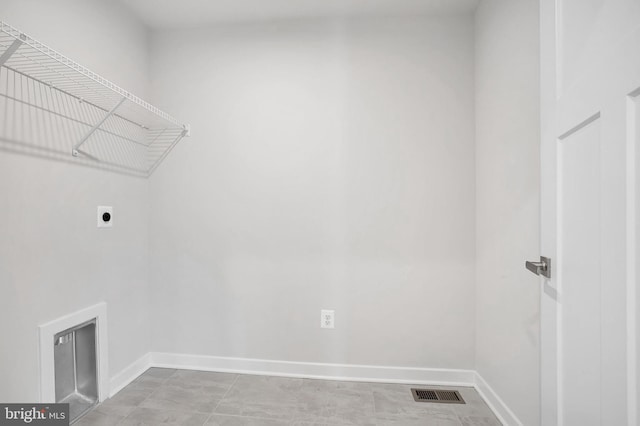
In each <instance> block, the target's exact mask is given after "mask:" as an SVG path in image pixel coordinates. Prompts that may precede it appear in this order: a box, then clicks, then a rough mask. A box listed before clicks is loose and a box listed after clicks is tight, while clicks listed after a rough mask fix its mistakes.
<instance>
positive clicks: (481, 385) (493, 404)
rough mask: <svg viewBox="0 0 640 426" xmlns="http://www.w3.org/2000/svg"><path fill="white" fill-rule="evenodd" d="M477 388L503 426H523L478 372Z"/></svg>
mask: <svg viewBox="0 0 640 426" xmlns="http://www.w3.org/2000/svg"><path fill="white" fill-rule="evenodd" d="M475 388H476V390H477V391H478V393H479V394H480V396H481V397H482V399H484V401H485V402H486V403H487V405H488V406H489V408H491V410H492V411H493V413H494V414H495V415H496V417H497V418H498V420H500V422H501V423H502V424H503V425H505V426H522V422H521V421H520V420H519V419H518V417H517V416H516V415H515V414H514V413H513V411H511V409H509V406H507V404H505V403H504V401H503V400H502V398H500V397H499V396H498V394H497V393H496V392H495V391H494V390H493V389H492V388H491V386H489V384H488V383H487V382H486V381H485V380H484V379H483V378H482V376H481V375H480V374H479V373H478V372H476V373H475Z"/></svg>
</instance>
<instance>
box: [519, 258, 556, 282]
mask: <svg viewBox="0 0 640 426" xmlns="http://www.w3.org/2000/svg"><path fill="white" fill-rule="evenodd" d="M524 266H526V268H527V269H528V270H530V271H531V272H533V273H534V274H536V275H542V276H543V277H547V278H551V259H549V258H548V257H544V256H540V262H529V261H528V260H527V261H526V262H525V263H524Z"/></svg>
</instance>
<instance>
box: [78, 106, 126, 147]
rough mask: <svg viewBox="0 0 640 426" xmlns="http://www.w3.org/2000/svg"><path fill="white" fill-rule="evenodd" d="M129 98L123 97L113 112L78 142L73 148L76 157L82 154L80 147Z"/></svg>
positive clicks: (112, 109)
mask: <svg viewBox="0 0 640 426" xmlns="http://www.w3.org/2000/svg"><path fill="white" fill-rule="evenodd" d="M126 100H127V98H126V96H125V97H123V98H122V99H120V102H118V103H117V104H116V106H114V107H113V108H111V110H110V111H109V112H108V113H107V115H105V116H104V117H103V118H102V120H100V122H99V123H97V124H96V125H95V126H93V127H92V128H91V130H89V132H88V133H87V134H86V135H84V137H83V138H82V140H81V141H80V142H78V143H77V144H75V146H74V147H73V150H72V151H71V154H73V156H74V157H77V156H78V154H80V147H81V146H82V144H84V143H85V142H86V141H87V139H89V137H91V135H92V134H94V133H95V131H96V130H98V129H99V128H100V126H102V125H103V124H104V122H105V121H107V119H108V118H109V117H111V116H112V115H113V114H115V112H116V110H117V109H118V108H119V107H120V105H122V103H123V102H124V101H126Z"/></svg>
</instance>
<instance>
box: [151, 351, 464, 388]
mask: <svg viewBox="0 0 640 426" xmlns="http://www.w3.org/2000/svg"><path fill="white" fill-rule="evenodd" d="M151 365H152V366H154V367H163V368H180V369H185V370H203V371H218V372H228V373H239V374H257V375H269V376H280V377H301V378H307V379H329V380H342V381H364V382H383V383H385V382H386V383H414V384H431V385H445V386H473V385H474V379H475V372H474V371H473V370H453V369H438V368H410V367H381V366H373V365H354V364H324V363H313V362H291V361H273V360H264V359H248V358H228V357H217V356H202V355H187V354H171V353H160V352H153V353H151Z"/></svg>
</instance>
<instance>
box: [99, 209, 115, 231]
mask: <svg viewBox="0 0 640 426" xmlns="http://www.w3.org/2000/svg"><path fill="white" fill-rule="evenodd" d="M112 226H113V207H111V206H98V228H111V227H112Z"/></svg>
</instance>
